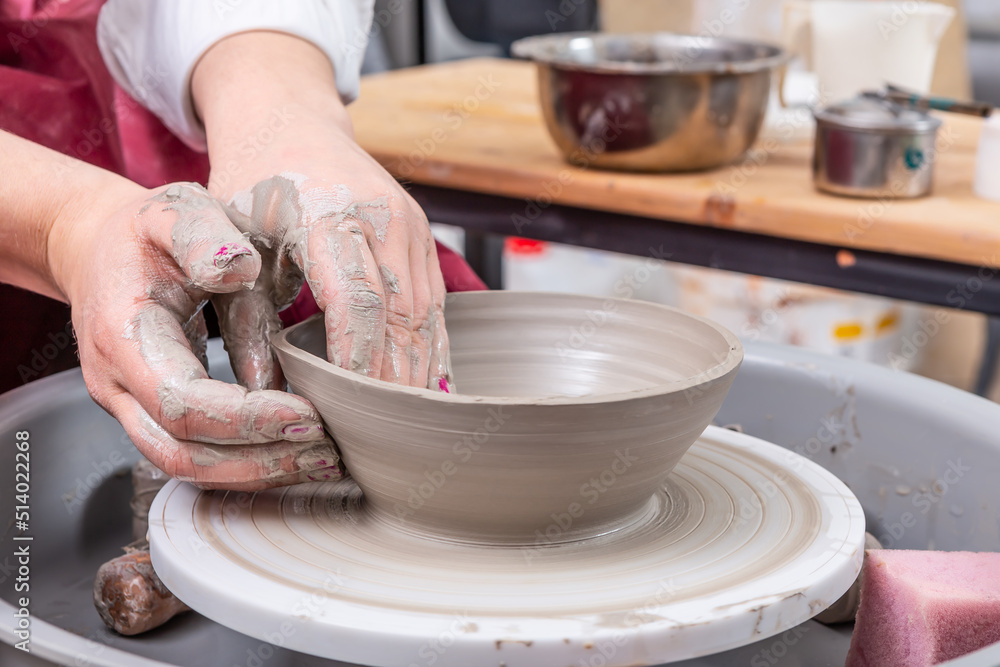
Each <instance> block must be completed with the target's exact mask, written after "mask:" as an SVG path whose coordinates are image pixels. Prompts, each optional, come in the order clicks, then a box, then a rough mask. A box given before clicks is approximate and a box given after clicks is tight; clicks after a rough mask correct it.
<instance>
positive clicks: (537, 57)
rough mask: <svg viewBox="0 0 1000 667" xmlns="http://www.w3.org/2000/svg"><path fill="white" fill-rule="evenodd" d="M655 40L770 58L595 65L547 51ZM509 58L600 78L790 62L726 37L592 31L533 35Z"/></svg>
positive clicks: (777, 52) (778, 49)
mask: <svg viewBox="0 0 1000 667" xmlns="http://www.w3.org/2000/svg"><path fill="white" fill-rule="evenodd" d="M655 38H660V39H662V38H674V39H683V40H693V41H697V42H701V43H700V44H698V45H697V47H696V48H710V47H712V46H751V47H764V48H766V49H769V50H770V51H771V53H770V55H766V56H761V57H757V58H752V59H750V60H741V61H737V62H702V63H688V64H687V65H685V66H683V67H682V66H681V65H680V64H679V63H677V62H666V61H664V62H655V63H641V62H630V61H613V60H607V61H601V62H599V63H581V62H579V61H576V60H572V59H569V58H567V57H565V55H558V54H553V53H551V52H549V51H547V47H551V46H553V45H555V46H560V45H562V46H565V45H567V44H569V42H571V41H573V40H575V39H590V40H593V41H610V40H612V39H626V40H628V39H632V40H640V41H646V40H651V39H655ZM510 52H511V55H512V56H514V57H516V58H521V59H524V60H531V61H534V62H535V63H537V64H539V65H548V66H551V67H555V68H558V69H563V70H577V71H585V72H595V73H603V74H680V75H685V74H703V73H709V74H750V73H754V72H760V71H762V70H769V69H774V68H776V67H780V66H782V65H785V64H787V63H788V61H789V60H791V58H792V54H791V53H789V52H788V51H787V50H786V49H785V48H784V47H782V46H779V45H777V44H771V43H769V42H762V41H754V40H748V39H732V38H729V37H707V36H704V35H693V34H688V33H680V32H666V31H661V32H632V33H606V32H594V31H582V32H562V33H557V34H554V35H535V36H532V37H524V38H522V39H519V40H516V41H515V42H513V43H512V44H511V47H510Z"/></svg>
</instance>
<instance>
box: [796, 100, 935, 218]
mask: <svg viewBox="0 0 1000 667" xmlns="http://www.w3.org/2000/svg"><path fill="white" fill-rule="evenodd" d="M814 115H815V117H816V147H815V152H814V154H813V182H814V183H815V185H816V188H817V189H819V190H822V191H824V192H830V193H832V194H837V195H846V196H849V197H868V198H878V199H899V198H912V197H922V196H924V195H927V194H930V191H931V188H932V186H933V182H934V160H935V152H934V143H935V139H936V138H937V131H938V128H939V127H940V126H941V121H940V120H938V119H937V118H934V117H933V116H930V115H928V114H926V113H924V112H923V111H918V110H916V109H910V108H906V107H903V106H900V105H898V104H896V103H894V102H891V101H889V100H885V99H878V98H873V97H865V96H860V97H856V98H854V99H852V100H849V101H847V102H841V103H838V104H834V105H831V106H828V107H825V108H822V109H819V110H817V111H816V112H815V114H814Z"/></svg>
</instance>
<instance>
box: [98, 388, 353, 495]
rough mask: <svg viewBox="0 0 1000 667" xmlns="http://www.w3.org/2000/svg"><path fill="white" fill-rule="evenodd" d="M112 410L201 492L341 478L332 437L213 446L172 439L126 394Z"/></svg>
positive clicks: (151, 453) (158, 460)
mask: <svg viewBox="0 0 1000 667" xmlns="http://www.w3.org/2000/svg"><path fill="white" fill-rule="evenodd" d="M113 411H114V413H115V417H117V418H118V421H120V422H121V423H122V426H123V427H124V428H125V431H126V433H127V434H128V436H129V438H130V439H131V440H132V443H133V444H134V445H135V446H136V447H137V448H138V449H139V451H141V452H142V454H143V455H144V456H145V457H146V458H147V459H149V460H150V462H151V463H152V464H153V465H155V466H156V467H157V468H159V469H160V470H162V471H163V472H165V473H166V474H168V475H170V476H171V477H174V478H176V479H179V480H181V481H185V482H191V483H193V484H196V485H198V486H200V487H202V488H206V489H230V490H239V491H254V490H259V489H265V488H271V487H273V486H285V485H288V484H292V483H296V482H298V481H308V480H310V479H315V480H316V481H327V480H337V479H340V478H341V477H343V468H342V467H341V465H340V456H339V455H338V453H337V450H336V447H335V446H334V444H333V441H332V440H330V439H329V438H328V437H327V438H323V439H322V440H319V441H315V442H308V443H305V442H272V443H265V444H258V445H212V444H206V443H200V442H192V441H190V440H184V439H180V438H176V437H174V436H173V435H171V434H170V433H168V432H167V431H166V430H165V429H163V427H161V426H160V425H159V424H158V423H156V422H155V421H154V420H153V419H152V418H151V417H150V416H149V414H148V413H146V411H145V410H143V409H142V406H140V405H139V404H138V402H137V401H135V399H133V398H132V397H131V396H129V395H128V394H121V395H119V396H118V397H116V399H115V400H114V407H113Z"/></svg>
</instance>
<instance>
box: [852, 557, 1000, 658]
mask: <svg viewBox="0 0 1000 667" xmlns="http://www.w3.org/2000/svg"><path fill="white" fill-rule="evenodd" d="M863 576H864V579H863V580H862V584H861V606H860V607H859V608H858V616H857V621H856V622H855V625H854V635H853V636H852V637H851V650H850V652H849V653H848V654H847V667H881V666H882V665H891V666H892V667H900V666H902V665H905V666H906V667H924V666H925V665H936V664H938V663H939V662H944V661H945V660H950V659H952V658H957V657H959V656H961V655H965V654H966V653H971V652H972V651H975V650H976V649H980V648H983V647H984V646H988V645H990V644H992V643H994V642H998V641H1000V553H969V552H966V551H953V552H946V551H902V550H900V551H895V550H890V549H872V550H870V551H868V552H867V554H866V556H865V564H864V572H863Z"/></svg>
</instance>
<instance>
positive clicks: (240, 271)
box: [139, 183, 261, 293]
mask: <svg viewBox="0 0 1000 667" xmlns="http://www.w3.org/2000/svg"><path fill="white" fill-rule="evenodd" d="M150 213H158V214H166V215H165V216H164V220H163V221H162V222H160V224H153V225H151V226H150V229H151V231H150V240H151V241H152V243H153V244H154V245H156V246H158V247H159V248H161V249H162V250H164V251H165V252H168V253H170V255H171V256H173V258H174V260H175V261H176V262H177V265H178V266H179V267H180V269H181V271H183V272H184V274H185V275H186V276H187V277H188V278H190V279H191V282H192V283H194V285H195V286H196V287H199V288H201V289H203V290H206V291H209V292H215V293H228V292H235V291H238V290H241V289H243V288H245V287H249V286H251V285H253V283H254V282H255V281H256V280H257V275H258V274H259V273H260V266H261V260H260V254H259V253H258V252H257V250H256V249H254V247H253V245H251V243H250V242H249V241H248V240H247V239H246V237H244V236H243V234H242V233H241V232H240V230H238V229H237V228H236V226H235V225H233V223H232V222H231V221H230V220H229V218H228V217H227V216H226V213H225V211H224V210H223V208H222V205H221V204H219V202H218V201H216V200H215V199H214V198H213V197H212V196H211V195H209V194H208V191H207V190H205V188H203V187H201V186H200V185H198V184H196V183H174V184H173V185H170V186H168V187H167V188H166V189H165V190H163V191H161V192H159V193H158V194H156V195H154V196H153V197H151V198H150V199H149V200H148V203H147V204H146V206H144V207H143V208H142V209H141V210H140V211H139V215H140V216H142V215H149V214H150Z"/></svg>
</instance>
